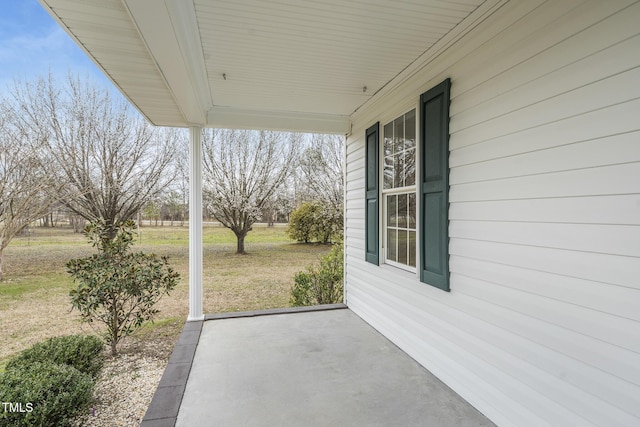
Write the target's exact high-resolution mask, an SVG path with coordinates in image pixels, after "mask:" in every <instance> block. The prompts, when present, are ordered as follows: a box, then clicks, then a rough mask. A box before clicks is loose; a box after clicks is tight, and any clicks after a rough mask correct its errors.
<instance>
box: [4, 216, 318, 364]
mask: <svg viewBox="0 0 640 427" xmlns="http://www.w3.org/2000/svg"><path fill="white" fill-rule="evenodd" d="M203 237H204V248H203V255H204V262H203V264H204V310H205V313H218V312H229V311H243V310H258V309H267V308H277V307H288V306H289V291H290V289H291V286H292V285H293V276H294V274H295V273H296V272H297V271H299V270H303V269H304V268H305V267H307V266H308V265H310V264H313V263H316V262H317V261H318V259H319V257H320V256H322V255H324V254H326V253H328V251H329V249H330V248H329V247H328V246H324V245H302V244H295V243H291V241H290V240H289V239H288V238H287V236H286V233H285V229H284V228H283V227H275V228H267V227H255V228H254V231H252V232H250V233H249V235H248V236H247V240H246V248H247V251H248V252H249V253H248V255H236V254H234V250H235V237H234V236H233V233H231V231H229V230H227V229H224V228H220V227H213V226H211V227H205V229H204V236H203ZM133 249H134V250H136V251H137V250H142V251H146V252H155V253H156V254H158V255H163V256H168V257H169V262H170V264H171V266H172V267H173V268H174V269H175V270H176V271H178V272H179V273H180V274H181V280H180V283H179V285H178V286H177V287H176V289H175V290H174V291H173V292H172V293H171V295H170V296H169V297H164V298H163V299H162V300H161V301H160V303H159V304H158V308H159V309H160V314H159V316H158V318H157V321H156V324H155V326H150V328H151V330H154V329H157V330H158V331H159V332H158V334H159V335H150V336H148V335H144V340H146V341H150V342H155V341H157V340H160V341H162V340H161V339H160V338H159V336H161V335H162V334H168V336H165V337H164V339H165V341H166V340H167V339H168V342H170V347H171V348H172V347H173V342H174V341H175V339H176V338H177V336H178V334H179V332H180V329H181V327H182V324H183V322H184V319H186V316H187V314H188V292H189V286H188V270H189V258H188V256H189V251H188V229H187V228H186V227H144V228H143V229H142V233H141V241H140V242H138V243H136V244H135V245H134V246H133ZM91 253H93V248H91V247H90V246H89V244H87V241H86V238H85V237H84V236H83V235H81V234H77V233H73V231H72V230H70V229H67V228H53V229H50V228H34V229H32V234H31V236H29V237H21V238H18V239H16V240H15V241H14V242H12V244H11V245H10V246H9V247H8V248H7V249H6V251H5V279H6V280H5V281H3V282H0V324H1V325H2V327H3V334H2V338H0V367H1V366H2V365H3V362H6V360H7V359H8V358H9V357H10V356H11V355H13V354H15V353H17V352H19V351H21V350H23V349H25V348H27V347H29V346H30V345H32V344H34V343H36V342H39V341H42V340H44V339H46V338H49V337H52V336H58V335H68V334H74V333H92V332H93V331H92V329H91V328H89V326H87V325H85V324H82V323H80V321H79V316H78V313H77V312H76V311H74V312H71V311H70V308H71V305H70V303H69V297H68V293H69V290H71V289H72V288H73V286H74V285H73V283H72V281H71V278H70V277H69V275H68V274H67V273H66V269H65V264H66V262H67V261H68V260H69V259H71V258H78V257H83V256H87V255H89V254H91ZM167 319H169V320H175V321H176V322H177V324H179V325H180V327H169V326H168V323H166V321H167ZM142 336H143V335H138V334H136V335H135V336H133V337H131V338H130V339H129V341H131V342H132V343H134V344H133V345H134V347H135V342H136V341H140V340H141V337H142ZM171 340H173V341H171ZM128 345H131V344H128ZM167 357H168V356H167Z"/></svg>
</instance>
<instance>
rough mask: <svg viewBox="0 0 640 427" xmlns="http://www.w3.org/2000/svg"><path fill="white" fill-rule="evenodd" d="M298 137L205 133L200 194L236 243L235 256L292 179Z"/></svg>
mask: <svg viewBox="0 0 640 427" xmlns="http://www.w3.org/2000/svg"><path fill="white" fill-rule="evenodd" d="M300 140H301V135H300V134H294V133H278V132H268V131H246V130H226V129H224V130H223V129H217V130H210V129H208V130H205V131H204V132H203V138H202V143H203V151H204V156H203V159H204V162H203V175H204V177H203V190H204V193H205V196H206V200H207V205H206V206H207V209H208V211H209V212H210V214H211V215H212V216H213V217H214V218H215V219H216V220H217V221H219V222H220V223H221V224H222V225H223V226H224V227H227V228H229V229H231V231H233V233H234V234H235V235H236V238H237V250H236V253H238V254H244V253H245V246H244V239H245V237H246V236H247V233H249V231H251V226H252V225H253V224H254V223H255V222H256V220H257V219H258V218H259V216H260V215H261V211H262V209H263V208H264V207H265V206H266V205H267V203H268V202H269V201H270V199H271V198H272V196H273V195H274V193H275V192H276V190H277V189H278V188H279V187H280V186H281V185H282V184H283V183H284V182H285V181H286V179H287V177H288V176H289V175H290V174H291V173H292V171H293V168H294V166H295V162H296V159H297V150H298V149H299V144H300Z"/></svg>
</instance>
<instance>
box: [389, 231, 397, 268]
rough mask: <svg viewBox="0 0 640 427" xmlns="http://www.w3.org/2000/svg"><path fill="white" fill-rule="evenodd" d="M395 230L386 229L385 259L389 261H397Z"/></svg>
mask: <svg viewBox="0 0 640 427" xmlns="http://www.w3.org/2000/svg"><path fill="white" fill-rule="evenodd" d="M397 244H398V241H397V232H396V230H387V259H389V260H391V261H397V260H398V257H397V254H396V245H397Z"/></svg>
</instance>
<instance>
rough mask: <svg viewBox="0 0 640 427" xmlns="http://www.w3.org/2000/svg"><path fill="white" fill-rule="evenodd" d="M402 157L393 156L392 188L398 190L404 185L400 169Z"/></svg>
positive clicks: (398, 155)
mask: <svg viewBox="0 0 640 427" xmlns="http://www.w3.org/2000/svg"><path fill="white" fill-rule="evenodd" d="M402 157H404V154H402V153H401V154H396V155H395V156H393V166H394V169H393V172H394V173H393V188H398V187H403V186H404V184H403V182H404V180H403V179H402V176H403V174H404V170H403V167H402V163H403V162H402Z"/></svg>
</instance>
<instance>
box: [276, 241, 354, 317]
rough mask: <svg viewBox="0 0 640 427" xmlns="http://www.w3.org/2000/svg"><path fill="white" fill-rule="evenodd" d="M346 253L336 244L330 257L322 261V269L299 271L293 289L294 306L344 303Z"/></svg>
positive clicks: (291, 299) (327, 256) (291, 301)
mask: <svg viewBox="0 0 640 427" xmlns="http://www.w3.org/2000/svg"><path fill="white" fill-rule="evenodd" d="M343 278H344V251H343V245H342V243H340V244H336V245H334V246H333V248H332V249H331V252H329V254H328V255H326V256H324V257H322V258H321V259H320V267H319V268H318V269H316V268H309V269H308V270H307V271H306V272H305V271H299V272H298V273H296V275H295V277H294V279H293V280H294V285H293V287H292V288H291V298H290V301H289V302H290V303H291V305H292V306H294V307H295V306H307V305H317V304H336V303H340V302H342V299H343V292H344V283H343Z"/></svg>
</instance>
